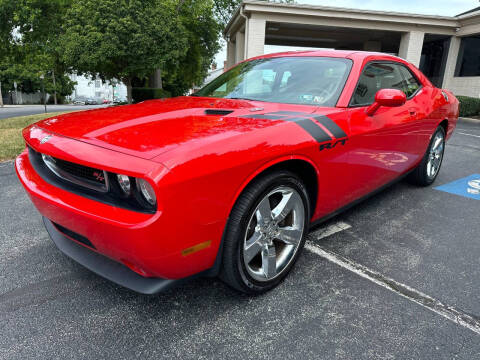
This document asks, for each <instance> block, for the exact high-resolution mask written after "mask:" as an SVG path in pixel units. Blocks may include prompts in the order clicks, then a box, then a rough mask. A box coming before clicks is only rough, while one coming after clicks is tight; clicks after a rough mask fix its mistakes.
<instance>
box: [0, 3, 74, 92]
mask: <svg viewBox="0 0 480 360" xmlns="http://www.w3.org/2000/svg"><path fill="white" fill-rule="evenodd" d="M69 4H70V0H49V1H45V0H16V1H11V0H0V45H1V50H2V51H0V81H1V82H2V90H3V91H7V90H13V88H14V87H13V84H14V82H16V83H17V89H18V90H19V91H23V92H27V93H29V92H36V91H38V90H40V89H41V88H42V85H43V86H44V87H45V89H46V91H47V92H50V93H54V92H56V93H57V94H59V95H69V94H70V93H71V92H72V89H73V83H72V81H71V80H70V79H69V78H68V76H66V71H65V70H66V68H65V66H64V64H63V63H62V61H61V59H60V55H59V54H60V53H61V51H62V50H61V48H60V47H59V46H60V44H59V36H60V34H61V29H62V27H61V24H62V22H63V16H64V15H65V12H66V9H67V8H68V7H69ZM41 76H43V77H44V80H41V79H40V77H41ZM53 76H55V81H54V80H53ZM54 82H55V85H54Z"/></svg>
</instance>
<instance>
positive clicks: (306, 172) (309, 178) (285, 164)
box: [230, 156, 320, 216]
mask: <svg viewBox="0 0 480 360" xmlns="http://www.w3.org/2000/svg"><path fill="white" fill-rule="evenodd" d="M276 170H288V171H290V172H292V173H294V174H295V175H297V176H298V177H299V178H300V180H302V181H303V183H304V184H305V187H306V188H307V192H308V197H309V205H310V212H311V214H310V216H312V215H313V214H314V213H315V209H316V206H317V199H318V183H319V182H318V179H319V175H320V172H319V170H318V168H317V167H316V166H315V164H314V163H313V161H311V160H310V159H308V158H306V157H304V156H288V157H283V158H279V159H276V160H273V161H270V162H268V163H266V164H264V165H263V166H262V167H260V168H259V169H257V170H256V171H255V172H253V173H252V174H251V175H250V176H248V178H247V179H246V180H245V181H244V182H243V183H242V185H241V186H240V188H239V189H238V190H237V192H236V194H235V197H234V199H233V202H232V204H231V206H230V211H231V209H233V206H234V205H235V203H236V201H237V200H238V198H239V196H240V195H241V194H242V192H243V191H244V190H245V189H246V188H247V186H248V185H249V184H251V183H252V181H254V180H255V179H257V178H258V177H260V176H264V175H265V174H268V173H270V172H272V171H276Z"/></svg>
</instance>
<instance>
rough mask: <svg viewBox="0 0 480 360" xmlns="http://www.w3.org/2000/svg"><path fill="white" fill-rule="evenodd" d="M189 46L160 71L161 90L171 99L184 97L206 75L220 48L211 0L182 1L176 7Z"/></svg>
mask: <svg viewBox="0 0 480 360" xmlns="http://www.w3.org/2000/svg"><path fill="white" fill-rule="evenodd" d="M178 14H179V19H180V21H181V23H182V25H183V27H184V29H185V33H186V36H187V38H186V39H187V43H188V47H187V49H186V51H185V52H184V53H183V54H182V55H181V56H179V58H178V59H176V61H169V62H167V64H166V67H165V68H164V71H163V74H164V75H163V77H164V79H163V87H164V88H165V89H167V90H168V91H170V93H171V94H172V95H173V96H178V95H184V94H185V93H186V92H187V90H189V89H191V88H192V85H194V84H201V83H202V82H203V79H204V78H205V77H206V76H207V74H208V70H209V69H210V67H211V65H212V61H213V58H214V57H215V54H216V53H217V52H218V50H219V49H220V44H219V35H220V32H221V30H222V27H221V26H220V24H219V23H218V22H217V20H216V19H215V17H214V13H213V1H211V0H185V1H183V3H182V5H181V7H179V8H178Z"/></svg>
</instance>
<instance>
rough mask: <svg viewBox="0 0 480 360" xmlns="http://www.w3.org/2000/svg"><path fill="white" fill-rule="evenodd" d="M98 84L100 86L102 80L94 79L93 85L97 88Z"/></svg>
mask: <svg viewBox="0 0 480 360" xmlns="http://www.w3.org/2000/svg"><path fill="white" fill-rule="evenodd" d="M100 86H102V80H95V87H96V88H99V87H100Z"/></svg>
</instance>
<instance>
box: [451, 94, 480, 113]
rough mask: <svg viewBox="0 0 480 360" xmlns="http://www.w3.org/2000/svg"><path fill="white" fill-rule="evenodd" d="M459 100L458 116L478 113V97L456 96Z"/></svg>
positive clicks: (479, 106) (479, 100)
mask: <svg viewBox="0 0 480 360" xmlns="http://www.w3.org/2000/svg"><path fill="white" fill-rule="evenodd" d="M457 99H458V101H459V102H460V116H474V115H480V98H474V97H469V96H457Z"/></svg>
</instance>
